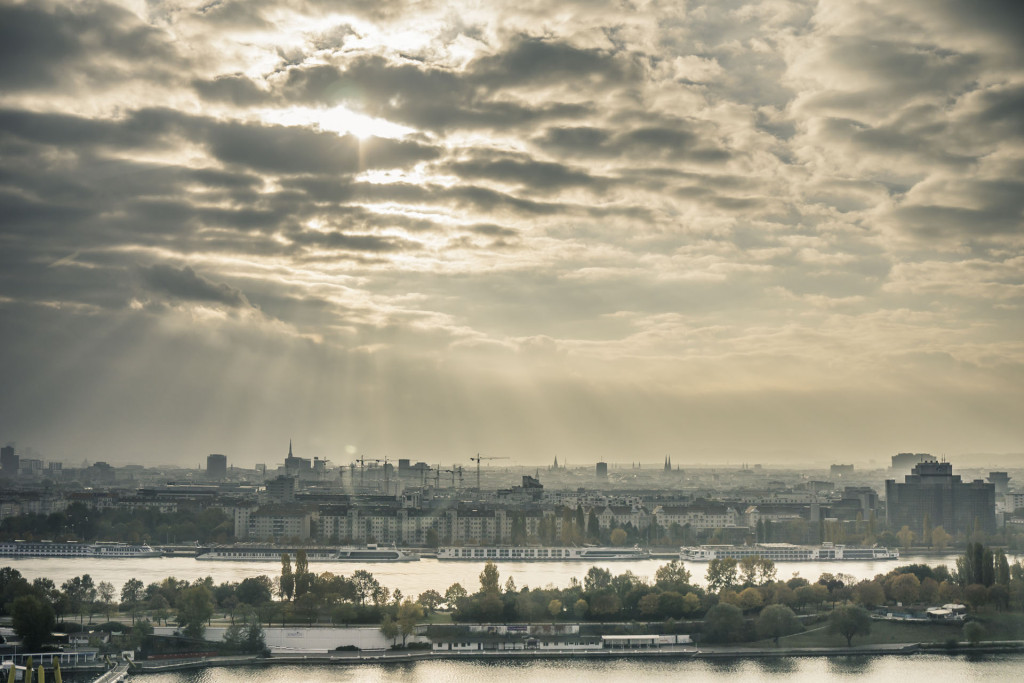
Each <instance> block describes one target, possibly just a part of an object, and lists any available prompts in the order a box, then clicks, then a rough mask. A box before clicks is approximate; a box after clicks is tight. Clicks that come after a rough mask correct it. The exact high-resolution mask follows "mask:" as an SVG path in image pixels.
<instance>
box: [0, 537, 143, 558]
mask: <svg viewBox="0 0 1024 683" xmlns="http://www.w3.org/2000/svg"><path fill="white" fill-rule="evenodd" d="M0 557H84V558H96V557H99V558H105V559H133V558H138V557H163V552H162V551H160V550H155V549H153V548H151V547H150V546H148V545H128V544H127V543H54V542H53V541H9V542H4V543H0Z"/></svg>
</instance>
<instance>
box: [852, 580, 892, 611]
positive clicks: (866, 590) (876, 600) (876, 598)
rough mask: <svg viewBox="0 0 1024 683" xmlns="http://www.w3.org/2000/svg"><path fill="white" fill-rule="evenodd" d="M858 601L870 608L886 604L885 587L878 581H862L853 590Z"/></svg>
mask: <svg viewBox="0 0 1024 683" xmlns="http://www.w3.org/2000/svg"><path fill="white" fill-rule="evenodd" d="M853 594H854V597H855V598H856V600H857V602H859V603H860V604H861V605H863V606H864V607H866V608H868V609H874V608H875V607H878V606H879V605H884V604H885V589H884V588H882V584H880V583H878V582H877V581H870V580H868V581H861V582H860V583H858V584H857V587H856V588H855V589H854V591H853Z"/></svg>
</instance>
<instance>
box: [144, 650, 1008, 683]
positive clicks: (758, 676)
mask: <svg viewBox="0 0 1024 683" xmlns="http://www.w3.org/2000/svg"><path fill="white" fill-rule="evenodd" d="M1022 672H1024V656H1022V655H998V656H989V655H974V656H944V655H912V656H899V655H892V656H884V657H868V656H854V657H830V658H826V657H800V658H795V657H791V658H781V659H735V660H715V661H709V660H697V661H686V660H679V661H650V660H638V659H620V660H615V661H593V660H571V661H565V660H556V661H535V662H518V661H516V662H514V661H500V662H464V661H459V662H455V661H436V662H430V661H427V662H416V663H414V664H393V665H384V666H382V665H370V664H365V665H359V666H294V667H293V666H287V667H285V666H275V667H273V668H268V669H263V668H251V667H245V668H238V669H207V670H204V671H190V672H185V673H174V674H146V675H144V676H132V677H130V678H129V679H128V680H129V682H130V683H278V682H279V681H306V682H309V683H328V682H333V681H345V682H346V683H361V682H363V681H366V682H369V681H401V682H402V683H415V682H417V681H424V682H426V681H429V682H430V683H435V682H437V681H453V682H454V681H472V682H473V683H508V681H510V680H523V679H527V680H531V681H550V680H557V681H559V682H560V683H566V682H568V681H585V682H586V683H604V682H607V683H621V681H624V680H637V679H639V680H644V681H678V680H682V679H683V678H688V679H690V680H697V681H721V682H722V683H726V682H730V683H731V682H732V681H735V680H742V681H753V682H755V683H761V682H766V681H785V682H786V683H801V682H804V681H806V683H821V682H822V681H837V680H849V679H852V678H868V679H869V680H882V681H900V683H915V682H916V681H922V682H927V683H935V682H936V681H943V682H944V683H945V682H947V681H1012V680H1019V679H1020V677H1021V673H1022Z"/></svg>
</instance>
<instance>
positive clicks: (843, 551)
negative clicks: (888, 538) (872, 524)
mask: <svg viewBox="0 0 1024 683" xmlns="http://www.w3.org/2000/svg"><path fill="white" fill-rule="evenodd" d="M753 556H758V557H763V558H764V559H766V560H771V561H772V562H837V561H843V560H846V561H850V560H860V561H866V560H868V561H869V560H898V559H900V551H899V550H897V549H895V548H877V547H876V548H854V547H850V546H845V545H836V544H833V543H822V544H821V545H815V546H811V545H793V544H791V543H757V544H755V545H702V546H699V547H683V548H680V549H679V559H681V560H690V561H693V562H709V561H711V560H722V559H725V558H731V559H734V560H742V559H743V558H744V557H753Z"/></svg>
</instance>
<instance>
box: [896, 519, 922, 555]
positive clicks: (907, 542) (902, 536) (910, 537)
mask: <svg viewBox="0 0 1024 683" xmlns="http://www.w3.org/2000/svg"><path fill="white" fill-rule="evenodd" d="M916 537H917V534H915V533H914V531H913V530H912V529H911V528H910V527H909V526H906V525H904V526H903V528H902V529H900V530H899V531H897V532H896V538H898V539H899V541H900V545H901V546H903V549H904V550H909V549H910V546H911V545H913V543H914V539H915V538H916Z"/></svg>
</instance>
